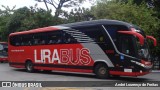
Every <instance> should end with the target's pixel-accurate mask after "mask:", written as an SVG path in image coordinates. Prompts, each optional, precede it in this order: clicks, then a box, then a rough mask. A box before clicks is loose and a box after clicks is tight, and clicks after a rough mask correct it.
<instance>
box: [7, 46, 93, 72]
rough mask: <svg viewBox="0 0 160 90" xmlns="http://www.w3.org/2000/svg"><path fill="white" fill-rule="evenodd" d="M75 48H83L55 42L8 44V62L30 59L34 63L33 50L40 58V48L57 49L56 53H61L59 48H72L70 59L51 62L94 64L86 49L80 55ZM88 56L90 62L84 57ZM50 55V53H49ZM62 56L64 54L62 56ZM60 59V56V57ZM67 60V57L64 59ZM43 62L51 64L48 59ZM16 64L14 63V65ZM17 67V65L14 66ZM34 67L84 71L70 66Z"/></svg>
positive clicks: (23, 61) (21, 61)
mask: <svg viewBox="0 0 160 90" xmlns="http://www.w3.org/2000/svg"><path fill="white" fill-rule="evenodd" d="M77 48H79V49H80V50H81V49H83V48H84V47H83V46H82V45H81V44H74V45H72V44H63V45H60V44H57V45H39V46H18V47H15V46H11V45H10V46H9V61H10V62H17V63H25V61H26V60H28V59H29V60H31V61H32V62H33V63H35V60H34V59H35V57H34V50H35V49H36V50H37V56H36V58H37V59H40V58H41V54H40V51H41V49H49V50H50V51H53V50H54V49H57V50H58V55H59V56H60V55H61V52H60V49H72V50H73V51H72V53H71V52H70V55H71V57H70V58H71V59H69V61H68V62H67V63H66V62H64V61H61V62H63V63H58V62H57V61H54V62H53V64H57V65H58V64H61V65H62V64H65V65H75V66H93V65H94V60H93V59H92V58H91V57H90V55H89V54H88V53H86V52H87V51H85V50H83V51H82V50H81V51H82V52H81V56H80V55H78V52H77V51H78V50H77ZM14 50H19V51H14ZM86 54H88V55H87V56H89V58H90V59H91V60H90V62H88V61H87V59H88V58H86V56H84V55H86ZM51 55H52V54H51ZM51 57H52V56H51ZM63 57H64V56H63ZM60 59H61V58H60ZM66 60H68V59H66ZM37 64H38V63H37ZM39 64H42V63H41V62H39ZM45 64H51V63H49V62H48V60H47V59H46V62H45ZM15 66H16V65H14V67H15ZM16 67H17V66H16ZM35 69H39V70H43V69H44V70H57V71H58V70H60V71H72V70H73V71H72V72H84V71H85V70H81V69H70V68H53V67H39V66H38V67H35ZM85 72H90V71H89V70H88V71H87V70H86V71H85Z"/></svg>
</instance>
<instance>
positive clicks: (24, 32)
mask: <svg viewBox="0 0 160 90" xmlns="http://www.w3.org/2000/svg"><path fill="white" fill-rule="evenodd" d="M55 30H59V29H58V28H55V27H52V26H50V27H44V28H37V29H32V30H29V31H23V32H16V33H11V34H10V35H9V36H13V35H21V34H30V33H40V32H47V31H55Z"/></svg>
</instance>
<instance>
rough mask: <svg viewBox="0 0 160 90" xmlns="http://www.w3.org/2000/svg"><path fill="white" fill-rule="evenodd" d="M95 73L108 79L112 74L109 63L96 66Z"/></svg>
mask: <svg viewBox="0 0 160 90" xmlns="http://www.w3.org/2000/svg"><path fill="white" fill-rule="evenodd" d="M95 74H96V76H97V77H98V78H100V79H106V78H109V76H110V75H109V70H108V67H107V65H105V64H102V63H101V64H97V65H96V66H95Z"/></svg>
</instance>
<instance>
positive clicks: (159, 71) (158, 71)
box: [152, 70, 160, 72]
mask: <svg viewBox="0 0 160 90" xmlns="http://www.w3.org/2000/svg"><path fill="white" fill-rule="evenodd" d="M152 72H160V70H152Z"/></svg>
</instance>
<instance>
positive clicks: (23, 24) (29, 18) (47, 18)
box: [5, 7, 59, 38]
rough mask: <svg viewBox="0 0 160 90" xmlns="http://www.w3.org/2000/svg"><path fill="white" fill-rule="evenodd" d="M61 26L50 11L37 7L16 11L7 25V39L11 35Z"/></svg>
mask: <svg viewBox="0 0 160 90" xmlns="http://www.w3.org/2000/svg"><path fill="white" fill-rule="evenodd" d="M55 24H59V22H57V19H55V18H54V17H53V16H52V14H51V12H50V11H46V10H44V9H41V8H36V7H30V8H27V7H23V8H19V9H17V10H15V12H14V13H13V15H12V16H11V18H10V19H9V20H8V22H7V24H6V31H5V36H6V37H5V38H7V36H8V35H9V34H10V33H13V32H17V31H25V30H30V29H34V28H40V27H45V26H50V25H55Z"/></svg>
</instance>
